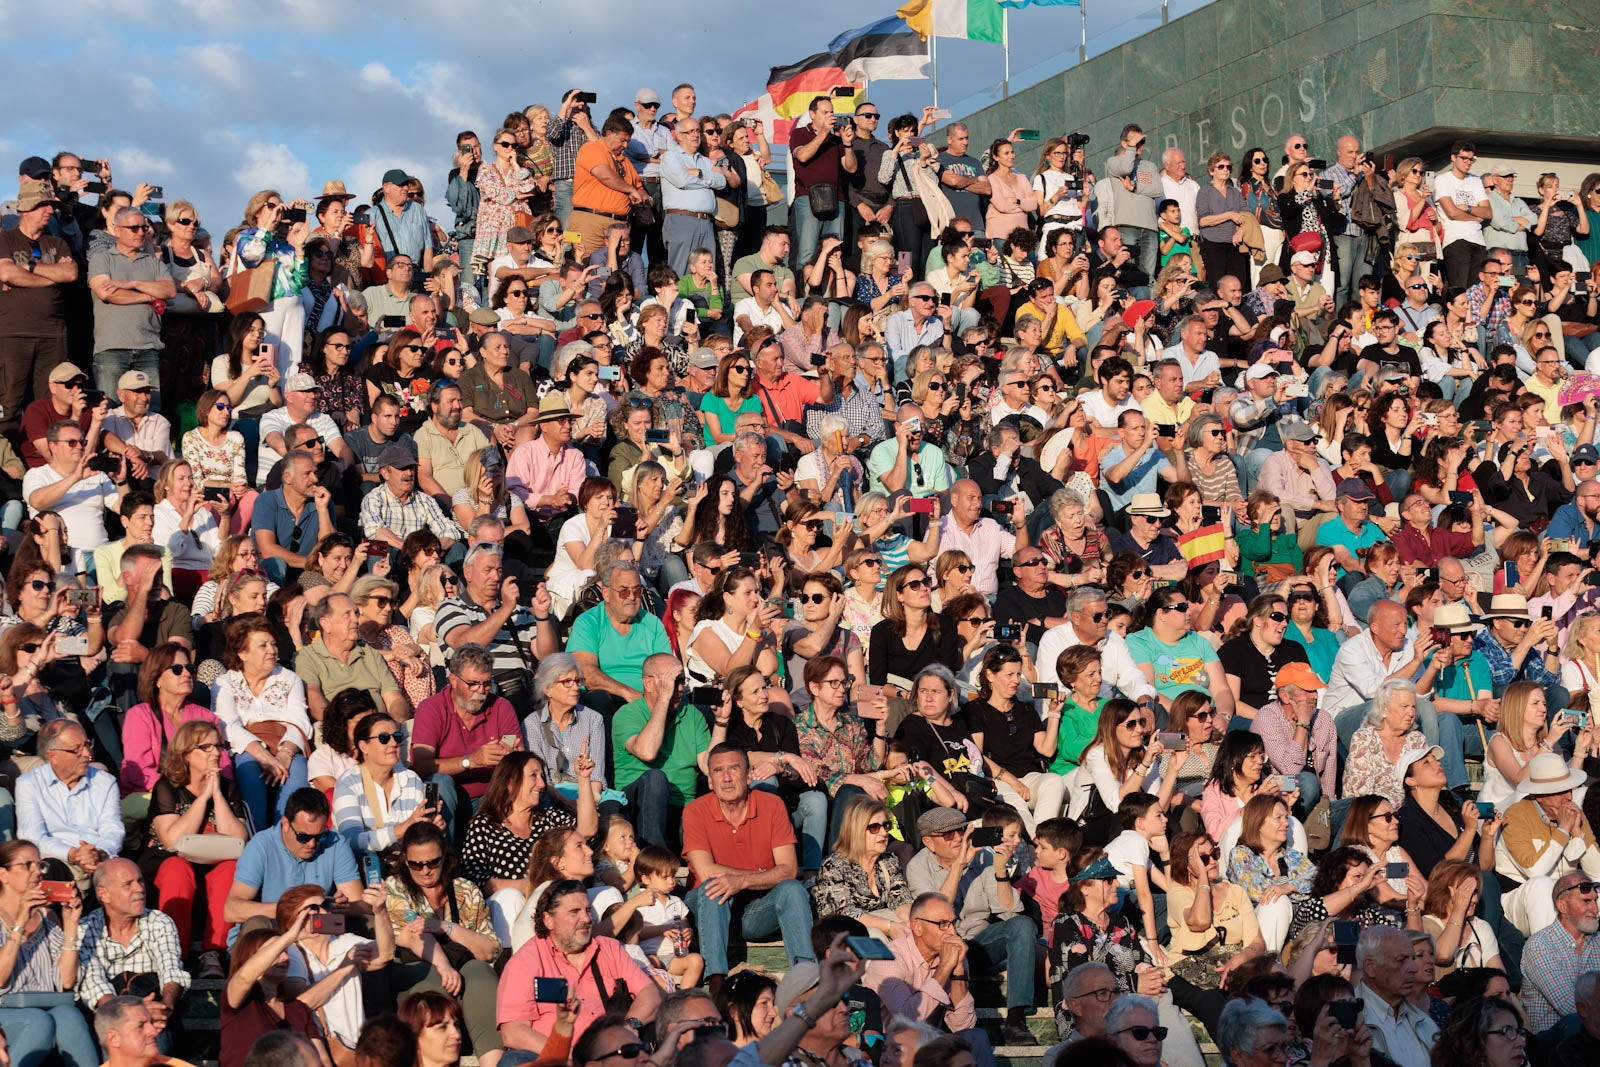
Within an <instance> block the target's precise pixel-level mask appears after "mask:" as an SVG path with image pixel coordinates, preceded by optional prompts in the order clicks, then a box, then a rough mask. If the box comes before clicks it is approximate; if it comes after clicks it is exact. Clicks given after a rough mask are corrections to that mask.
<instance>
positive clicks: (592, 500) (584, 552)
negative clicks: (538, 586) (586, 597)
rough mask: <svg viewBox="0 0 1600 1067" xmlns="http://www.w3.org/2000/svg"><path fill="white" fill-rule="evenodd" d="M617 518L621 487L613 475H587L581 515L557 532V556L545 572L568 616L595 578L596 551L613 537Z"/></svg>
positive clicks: (557, 609) (558, 610) (582, 487)
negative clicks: (596, 476) (609, 476)
mask: <svg viewBox="0 0 1600 1067" xmlns="http://www.w3.org/2000/svg"><path fill="white" fill-rule="evenodd" d="M616 517H617V487H616V486H615V485H612V484H611V479H609V478H585V479H584V480H583V484H582V485H580V486H579V487H578V514H576V515H574V516H573V517H572V518H570V519H568V520H567V521H566V522H565V523H563V524H562V526H561V532H560V533H558V534H556V558H555V561H554V562H553V563H551V564H550V569H549V570H548V571H547V572H546V573H545V576H544V582H545V586H546V587H547V588H548V589H549V590H550V596H551V598H552V599H553V600H554V602H555V613H556V614H557V615H561V616H564V615H566V613H567V609H568V608H570V607H571V606H572V602H573V601H575V600H577V599H578V592H579V591H580V590H581V589H582V588H583V586H584V583H585V582H587V581H588V580H589V579H590V578H593V577H594V554H595V553H596V552H597V551H599V549H600V546H601V545H603V544H605V543H606V540H607V538H609V537H610V536H611V523H612V520H614V519H615V518H616Z"/></svg>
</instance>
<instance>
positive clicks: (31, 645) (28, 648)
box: [17, 641, 39, 656]
mask: <svg viewBox="0 0 1600 1067" xmlns="http://www.w3.org/2000/svg"><path fill="white" fill-rule="evenodd" d="M17 651H18V652H26V653H27V654H28V655H30V656H31V655H33V654H34V653H35V652H37V651H39V642H37V641H29V642H28V643H26V644H23V645H18V646H17Z"/></svg>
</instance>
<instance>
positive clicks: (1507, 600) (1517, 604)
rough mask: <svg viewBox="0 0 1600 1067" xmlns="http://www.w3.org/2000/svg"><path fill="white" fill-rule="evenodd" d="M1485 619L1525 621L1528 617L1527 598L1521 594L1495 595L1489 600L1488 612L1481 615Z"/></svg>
mask: <svg viewBox="0 0 1600 1067" xmlns="http://www.w3.org/2000/svg"><path fill="white" fill-rule="evenodd" d="M1483 617H1484V618H1486V619H1526V618H1528V617H1529V615H1528V598H1527V597H1525V596H1523V595H1522V594H1521V593H1496V594H1495V595H1494V596H1493V597H1492V598H1491V599H1490V600H1489V610H1488V611H1486V612H1484V613H1483Z"/></svg>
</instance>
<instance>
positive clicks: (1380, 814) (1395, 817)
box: [1371, 811, 1400, 822]
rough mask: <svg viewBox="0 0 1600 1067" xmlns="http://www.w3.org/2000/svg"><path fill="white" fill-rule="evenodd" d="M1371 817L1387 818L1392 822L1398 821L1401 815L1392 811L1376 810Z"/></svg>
mask: <svg viewBox="0 0 1600 1067" xmlns="http://www.w3.org/2000/svg"><path fill="white" fill-rule="evenodd" d="M1371 817H1372V818H1374V819H1387V820H1389V821H1390V822H1397V821H1398V820H1399V818H1400V816H1398V815H1396V814H1395V813H1394V812H1392V811H1375V812H1373V813H1372V816H1371Z"/></svg>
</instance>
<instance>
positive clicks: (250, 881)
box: [118, 786, 361, 933]
mask: <svg viewBox="0 0 1600 1067" xmlns="http://www.w3.org/2000/svg"><path fill="white" fill-rule="evenodd" d="M329 815H330V812H329V809H328V798H327V797H326V796H325V795H324V794H323V792H322V790H320V789H312V788H310V787H309V786H308V787H306V788H303V789H296V790H295V791H294V792H293V793H292V794H291V795H290V796H289V802H288V804H286V805H285V806H284V809H283V818H282V819H280V820H279V821H278V825H277V827H276V828H270V829H266V830H262V831H260V832H259V833H257V834H256V835H255V836H254V837H252V838H251V839H250V843H249V844H248V845H246V846H245V847H244V852H243V853H242V854H241V855H240V856H239V863H238V866H237V867H236V868H235V869H234V874H233V886H232V887H231V888H230V889H229V890H228V902H227V904H226V905H225V906H224V908H223V917H224V918H226V919H227V921H228V922H230V923H244V922H247V921H249V920H255V921H257V922H260V921H262V920H265V921H266V922H267V923H271V922H272V921H273V919H274V917H275V916H276V913H277V909H276V908H275V907H274V905H275V904H276V903H277V901H278V898H279V897H281V896H282V895H283V894H284V893H285V892H287V891H288V890H290V889H293V888H294V887H295V886H297V885H319V886H321V887H322V888H323V889H324V890H325V891H326V892H328V893H329V894H332V893H333V892H334V891H335V890H338V892H339V894H340V895H341V897H342V901H341V903H350V902H358V901H360V900H361V877H360V872H359V871H358V870H357V869H356V860H355V856H354V855H352V854H351V852H350V846H349V845H347V844H345V841H344V838H342V837H340V836H339V835H338V834H336V833H333V832H331V831H330V830H329V829H328V819H329ZM118 827H119V828H120V827H121V821H120V820H119V821H118ZM237 932H238V931H235V933H237Z"/></svg>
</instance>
